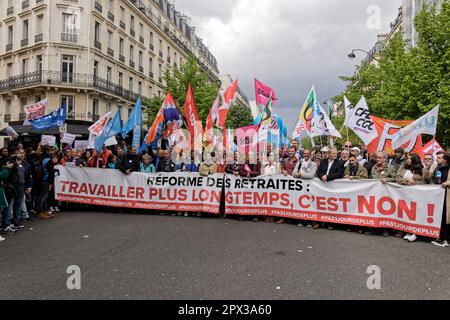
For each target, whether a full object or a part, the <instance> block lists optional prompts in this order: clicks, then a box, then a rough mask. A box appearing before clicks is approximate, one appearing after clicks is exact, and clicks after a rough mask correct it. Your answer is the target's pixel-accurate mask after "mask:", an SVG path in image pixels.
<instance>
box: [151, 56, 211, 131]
mask: <svg viewBox="0 0 450 320" xmlns="http://www.w3.org/2000/svg"><path fill="white" fill-rule="evenodd" d="M164 80H165V82H166V86H165V88H164V91H165V92H168V91H170V92H171V94H172V96H173V98H174V100H175V103H176V105H177V107H178V108H179V109H180V111H181V113H182V114H183V116H184V110H183V107H184V103H185V100H186V93H187V90H188V86H189V84H191V86H192V89H193V91H194V97H195V103H196V104H197V109H198V114H199V117H200V120H201V121H202V123H203V125H204V124H205V121H206V118H207V116H208V114H209V111H210V109H211V106H212V104H213V102H214V99H215V98H216V97H217V93H218V91H219V86H218V84H217V83H214V82H211V81H210V79H209V75H208V74H207V73H206V72H204V71H202V70H201V69H200V67H199V65H198V63H197V61H196V60H195V58H194V57H192V56H191V57H189V58H188V59H187V61H186V63H184V64H183V65H181V66H180V67H174V68H172V69H171V70H166V72H165V73H164ZM159 102H160V98H159V97H156V98H152V99H149V100H147V101H146V103H145V105H146V106H147V107H148V122H149V124H150V125H151V123H153V120H154V118H155V116H156V114H157V113H158V111H159V109H160V108H161V105H162V103H163V102H164V98H163V99H162V100H161V103H159Z"/></svg>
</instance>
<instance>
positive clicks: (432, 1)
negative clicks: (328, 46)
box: [362, 0, 442, 65]
mask: <svg viewBox="0 0 450 320" xmlns="http://www.w3.org/2000/svg"><path fill="white" fill-rule="evenodd" d="M424 5H425V6H426V8H427V9H428V10H430V9H431V7H432V6H436V8H437V10H439V9H440V7H441V5H442V0H403V1H402V6H401V7H399V8H398V14H397V17H396V18H395V20H394V21H393V22H391V25H390V30H389V32H388V33H382V34H379V35H378V37H377V42H376V43H375V45H374V47H373V48H372V49H371V50H370V55H369V56H368V57H366V58H365V59H364V60H363V61H362V63H363V64H367V63H370V64H374V65H377V61H376V59H377V58H379V57H380V53H381V51H382V50H383V49H384V48H385V47H386V46H387V45H388V43H389V41H390V40H391V39H392V37H393V36H394V35H395V34H397V33H398V32H400V31H402V32H403V38H404V40H405V42H406V43H407V49H408V48H411V47H416V46H417V42H418V40H419V38H418V34H417V32H416V28H415V26H414V19H415V18H416V16H417V15H418V14H419V13H420V12H421V11H422V9H423V6H424ZM374 58H375V59H374Z"/></svg>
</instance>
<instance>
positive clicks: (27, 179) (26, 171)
mask: <svg viewBox="0 0 450 320" xmlns="http://www.w3.org/2000/svg"><path fill="white" fill-rule="evenodd" d="M15 155H16V159H17V160H16V169H15V171H16V172H17V177H18V189H17V195H18V196H17V198H16V199H14V205H13V224H14V226H15V227H16V228H17V229H22V228H24V226H23V225H22V224H21V223H20V220H21V216H22V210H21V209H22V204H23V203H24V200H25V193H30V192H31V188H32V185H33V181H32V177H31V166H30V164H29V163H28V162H27V161H26V160H25V152H24V150H18V151H17V152H16V154H15ZM28 218H29V217H28Z"/></svg>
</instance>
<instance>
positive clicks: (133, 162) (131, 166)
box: [118, 147, 139, 175]
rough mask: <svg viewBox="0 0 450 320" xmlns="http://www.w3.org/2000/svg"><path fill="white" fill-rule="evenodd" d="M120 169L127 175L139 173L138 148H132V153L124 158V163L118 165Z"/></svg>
mask: <svg viewBox="0 0 450 320" xmlns="http://www.w3.org/2000/svg"><path fill="white" fill-rule="evenodd" d="M118 168H119V170H120V171H121V172H122V173H123V174H126V175H129V174H131V173H133V172H138V171H139V156H138V154H137V148H136V147H132V148H131V152H130V153H129V154H126V155H124V156H123V158H122V161H120V162H119V164H118Z"/></svg>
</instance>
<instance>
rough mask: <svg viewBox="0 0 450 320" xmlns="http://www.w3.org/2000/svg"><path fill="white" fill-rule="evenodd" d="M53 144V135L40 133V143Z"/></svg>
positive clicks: (54, 141)
mask: <svg viewBox="0 0 450 320" xmlns="http://www.w3.org/2000/svg"><path fill="white" fill-rule="evenodd" d="M55 144H56V137H55V136H46V135H42V137H41V145H43V146H51V147H53V146H54V145H55Z"/></svg>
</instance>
